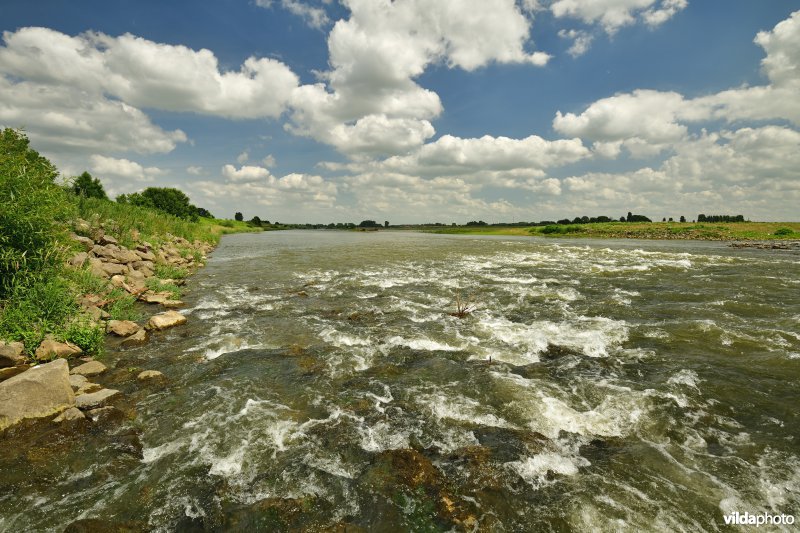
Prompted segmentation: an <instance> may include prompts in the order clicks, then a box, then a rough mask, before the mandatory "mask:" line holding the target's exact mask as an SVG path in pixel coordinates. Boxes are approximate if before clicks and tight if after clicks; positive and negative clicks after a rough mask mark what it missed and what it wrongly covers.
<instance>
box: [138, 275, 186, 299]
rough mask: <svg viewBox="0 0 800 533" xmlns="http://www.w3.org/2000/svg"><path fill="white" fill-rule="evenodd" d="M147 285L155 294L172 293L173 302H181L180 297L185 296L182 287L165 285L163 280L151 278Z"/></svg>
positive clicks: (170, 284)
mask: <svg viewBox="0 0 800 533" xmlns="http://www.w3.org/2000/svg"><path fill="white" fill-rule="evenodd" d="M145 284H146V285H147V288H148V289H150V290H151V291H153V292H168V293H170V295H171V297H172V299H173V300H179V299H180V297H181V296H182V295H183V291H182V290H181V288H180V287H178V286H177V285H175V284H173V283H164V282H163V281H162V280H160V279H158V278H149V279H148V280H147V281H146V282H145Z"/></svg>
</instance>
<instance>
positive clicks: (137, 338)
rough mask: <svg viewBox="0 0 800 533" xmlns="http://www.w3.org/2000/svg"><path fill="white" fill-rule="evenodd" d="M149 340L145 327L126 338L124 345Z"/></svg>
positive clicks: (134, 344) (133, 344) (137, 343)
mask: <svg viewBox="0 0 800 533" xmlns="http://www.w3.org/2000/svg"><path fill="white" fill-rule="evenodd" d="M145 342H147V332H146V331H145V330H144V329H140V330H139V331H137V332H136V333H134V334H133V335H131V336H130V337H128V338H126V339H125V340H124V341H122V343H121V344H122V346H136V345H139V344H144V343H145Z"/></svg>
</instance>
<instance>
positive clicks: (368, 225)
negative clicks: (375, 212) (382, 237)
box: [358, 220, 380, 228]
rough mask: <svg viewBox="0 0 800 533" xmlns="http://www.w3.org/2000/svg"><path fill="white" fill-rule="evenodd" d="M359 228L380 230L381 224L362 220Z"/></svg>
mask: <svg viewBox="0 0 800 533" xmlns="http://www.w3.org/2000/svg"><path fill="white" fill-rule="evenodd" d="M358 227H359V228H379V227H380V224H378V223H377V222H375V221H374V220H362V221H361V223H360V224H359V225H358Z"/></svg>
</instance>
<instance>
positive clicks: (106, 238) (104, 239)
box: [98, 234, 119, 244]
mask: <svg viewBox="0 0 800 533" xmlns="http://www.w3.org/2000/svg"><path fill="white" fill-rule="evenodd" d="M98 242H100V244H119V241H117V239H115V238H114V237H112V236H111V235H105V234H103V236H102V237H100V239H98Z"/></svg>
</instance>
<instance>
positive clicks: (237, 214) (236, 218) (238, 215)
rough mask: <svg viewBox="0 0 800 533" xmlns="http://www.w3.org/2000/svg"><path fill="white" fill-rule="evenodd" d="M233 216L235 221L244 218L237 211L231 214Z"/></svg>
mask: <svg viewBox="0 0 800 533" xmlns="http://www.w3.org/2000/svg"><path fill="white" fill-rule="evenodd" d="M233 218H234V220H236V222H241V221H243V220H244V215H242V214H241V213H239V212H238V211H237V212H236V214H235V215H233Z"/></svg>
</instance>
